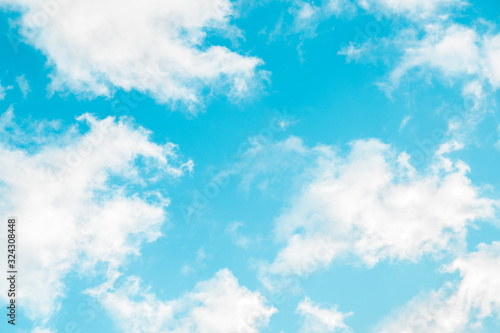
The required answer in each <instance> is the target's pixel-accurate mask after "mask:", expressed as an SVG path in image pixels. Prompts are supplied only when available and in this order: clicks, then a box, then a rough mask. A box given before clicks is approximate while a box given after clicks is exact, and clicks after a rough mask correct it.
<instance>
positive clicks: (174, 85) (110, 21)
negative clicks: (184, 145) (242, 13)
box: [0, 0, 263, 110]
mask: <svg viewBox="0 0 500 333" xmlns="http://www.w3.org/2000/svg"><path fill="white" fill-rule="evenodd" d="M0 5H2V6H4V7H5V8H7V9H9V10H12V11H17V12H20V13H21V16H20V18H19V25H20V32H21V34H22V35H23V36H24V38H25V39H26V40H27V42H28V43H29V44H31V45H33V46H34V47H36V48H37V49H39V50H41V51H42V52H43V53H44V54H45V55H46V56H47V59H48V63H49V65H51V66H52V68H53V71H52V75H51V78H52V83H51V88H52V90H54V91H67V90H69V91H72V92H75V93H79V94H84V95H85V96H102V95H104V96H109V95H110V94H112V93H113V91H114V90H115V89H123V90H126V91H129V90H132V89H136V90H138V91H140V92H143V93H147V94H150V95H151V96H153V97H154V98H155V99H156V100H157V101H158V102H160V103H171V102H182V103H184V104H186V105H187V106H190V107H191V108H192V110H194V109H195V108H196V106H197V105H199V103H200V102H202V99H201V97H200V96H201V94H202V91H206V90H211V91H217V90H218V89H219V88H221V87H224V88H227V91H228V95H230V96H231V97H234V98H240V97H242V96H244V95H245V94H246V93H248V91H249V90H251V89H252V88H253V87H254V86H255V85H257V84H258V82H259V81H260V79H261V74H263V72H258V69H257V66H258V65H260V64H261V63H262V61H261V60H260V59H258V58H255V57H251V56H245V55H241V54H238V53H236V52H234V51H232V50H230V49H229V48H227V47H225V46H220V45H211V44H210V42H209V41H208V38H207V37H208V36H209V34H210V35H212V34H214V33H217V34H219V35H222V36H223V37H230V38H238V37H240V35H241V33H240V31H239V30H238V29H237V28H236V27H234V26H233V25H231V19H232V17H234V16H235V15H236V13H235V12H234V10H233V7H232V4H231V2H230V1H228V0H210V1H205V0H191V1H181V2H172V1H161V0H148V1H142V2H140V3H139V2H135V1H117V0H105V1H95V0H93V1H82V0H73V1H63V0H50V1H45V0H43V1H42V0H22V1H12V0H1V1H0Z"/></svg>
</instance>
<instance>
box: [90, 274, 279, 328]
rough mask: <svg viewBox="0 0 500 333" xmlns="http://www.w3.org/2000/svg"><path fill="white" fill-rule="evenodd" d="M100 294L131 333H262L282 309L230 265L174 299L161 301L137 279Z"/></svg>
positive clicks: (97, 295) (99, 296)
mask: <svg viewBox="0 0 500 333" xmlns="http://www.w3.org/2000/svg"><path fill="white" fill-rule="evenodd" d="M94 296H95V297H98V298H99V299H100V300H101V302H102V304H103V306H104V308H105V309H106V311H108V312H109V313H110V314H111V316H112V318H113V319H114V320H115V321H116V324H117V325H118V326H119V327H120V328H121V329H123V330H124V331H126V332H130V333H136V332H137V333H155V332H179V333H181V332H183V333H187V332H197V333H235V332H241V333H243V332H248V333H257V332H260V330H261V329H262V328H264V327H266V326H267V324H268V322H269V318H270V317H271V316H272V314H273V313H275V312H276V309H274V308H272V307H269V306H267V305H266V304H265V303H266V300H265V299H264V297H263V296H261V295H260V294H259V293H258V292H252V291H250V290H248V289H247V288H245V287H244V286H240V285H239V284H238V280H237V279H236V278H235V277H234V276H233V274H232V273H231V272H230V271H229V270H227V269H223V270H221V271H219V272H218V273H217V274H216V275H215V277H214V278H212V279H211V280H208V281H203V282H199V283H198V284H197V285H196V287H195V288H194V290H193V291H192V292H190V293H187V294H185V295H184V296H182V297H180V298H178V299H175V300H171V301H161V300H158V299H157V297H156V296H155V295H154V294H152V293H151V292H150V291H149V289H148V288H144V287H142V286H141V283H140V280H139V279H138V278H136V277H132V278H129V279H127V281H126V283H125V284H124V286H122V287H120V288H119V289H117V290H114V291H113V292H111V291H105V292H104V293H102V292H101V293H98V294H94Z"/></svg>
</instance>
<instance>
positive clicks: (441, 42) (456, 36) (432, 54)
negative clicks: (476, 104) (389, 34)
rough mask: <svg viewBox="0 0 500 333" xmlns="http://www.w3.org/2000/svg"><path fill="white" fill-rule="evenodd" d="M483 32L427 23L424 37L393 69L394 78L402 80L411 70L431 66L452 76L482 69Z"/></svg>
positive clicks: (392, 76)
mask: <svg viewBox="0 0 500 333" xmlns="http://www.w3.org/2000/svg"><path fill="white" fill-rule="evenodd" d="M478 41H479V36H478V35H477V33H476V32H475V31H474V30H473V29H471V28H468V27H465V26H461V25H452V26H450V27H448V28H447V29H443V27H442V26H441V25H431V26H428V27H427V33H426V36H425V38H424V39H422V40H421V41H418V42H417V43H416V45H415V46H411V45H410V46H408V47H407V48H406V49H405V50H404V56H403V58H402V60H401V62H400V64H399V65H398V66H397V67H396V68H395V69H394V70H393V71H392V73H391V80H392V81H393V82H395V83H396V82H398V81H399V80H400V79H401V77H402V76H403V75H405V74H406V73H407V72H408V71H409V70H411V69H413V68H418V67H424V68H430V69H434V70H437V71H439V72H440V73H441V74H443V75H445V76H449V77H456V76H459V75H467V74H475V73H478V71H479V65H480V59H481V57H480V50H479V46H478V44H477V43H478Z"/></svg>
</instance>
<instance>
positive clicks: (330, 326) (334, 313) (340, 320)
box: [297, 297, 352, 333]
mask: <svg viewBox="0 0 500 333" xmlns="http://www.w3.org/2000/svg"><path fill="white" fill-rule="evenodd" d="M297 312H298V313H299V314H300V315H301V317H302V319H303V323H302V327H301V328H300V330H299V331H300V332H306V333H308V332H314V333H329V332H331V333H334V332H352V330H351V329H350V327H348V326H347V325H346V324H345V323H344V319H345V318H346V317H348V316H350V315H351V314H352V313H347V314H346V313H342V312H339V311H338V310H337V307H336V306H335V307H332V308H330V309H322V308H320V307H319V306H318V305H315V304H313V303H312V302H311V300H310V299H309V298H308V297H306V298H305V299H304V300H303V301H302V302H300V303H299V305H298V306H297Z"/></svg>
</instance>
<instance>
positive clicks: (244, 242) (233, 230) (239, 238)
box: [225, 222, 250, 249]
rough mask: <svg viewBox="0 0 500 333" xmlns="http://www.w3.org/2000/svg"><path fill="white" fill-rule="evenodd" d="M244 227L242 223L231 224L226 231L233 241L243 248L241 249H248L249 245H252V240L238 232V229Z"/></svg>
mask: <svg viewBox="0 0 500 333" xmlns="http://www.w3.org/2000/svg"><path fill="white" fill-rule="evenodd" d="M242 226H243V223H242V222H232V223H229V224H228V225H227V227H226V229H225V233H226V234H227V235H228V236H229V237H231V241H232V242H233V243H234V244H235V245H237V246H239V247H241V248H244V249H246V248H248V244H249V243H250V239H248V237H245V236H243V235H242V234H241V233H240V232H238V229H239V228H241V227H242Z"/></svg>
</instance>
